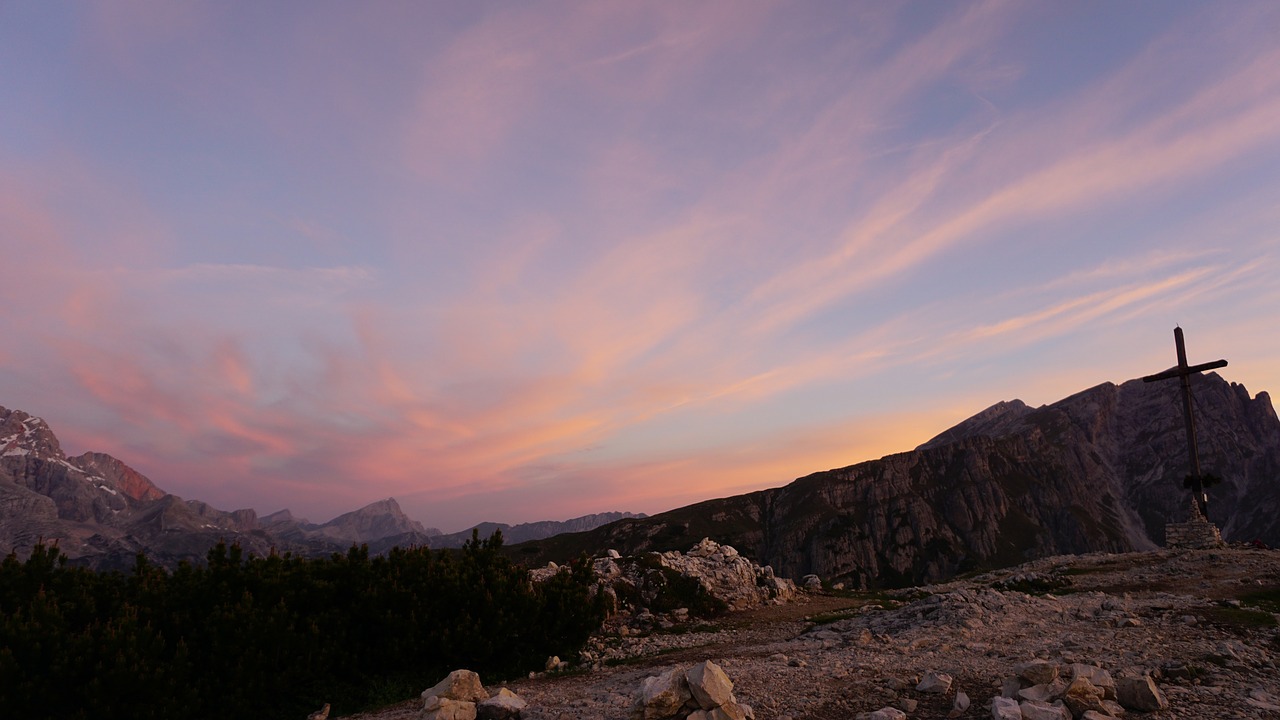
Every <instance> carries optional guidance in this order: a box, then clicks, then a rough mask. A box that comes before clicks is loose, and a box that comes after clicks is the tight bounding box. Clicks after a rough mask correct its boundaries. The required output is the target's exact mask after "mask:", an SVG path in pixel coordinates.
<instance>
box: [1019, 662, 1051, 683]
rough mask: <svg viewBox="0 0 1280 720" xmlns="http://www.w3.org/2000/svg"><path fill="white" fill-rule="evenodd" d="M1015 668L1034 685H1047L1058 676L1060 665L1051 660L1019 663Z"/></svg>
mask: <svg viewBox="0 0 1280 720" xmlns="http://www.w3.org/2000/svg"><path fill="white" fill-rule="evenodd" d="M1013 670H1014V672H1016V673H1018V677H1020V678H1022V679H1023V680H1026V681H1027V682H1029V683H1031V684H1032V685H1047V684H1049V683H1051V682H1053V681H1054V680H1056V679H1057V678H1058V666H1057V665H1056V664H1054V663H1050V662H1028V663H1018V664H1017V665H1014V666H1013Z"/></svg>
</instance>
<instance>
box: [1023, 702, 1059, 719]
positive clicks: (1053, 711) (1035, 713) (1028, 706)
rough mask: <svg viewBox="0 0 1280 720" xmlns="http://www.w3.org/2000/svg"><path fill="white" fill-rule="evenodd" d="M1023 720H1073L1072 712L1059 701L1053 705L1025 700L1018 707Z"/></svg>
mask: <svg viewBox="0 0 1280 720" xmlns="http://www.w3.org/2000/svg"><path fill="white" fill-rule="evenodd" d="M1018 709H1019V711H1020V712H1021V713H1022V720H1071V711H1070V710H1068V709H1067V706H1066V705H1063V704H1062V701H1061V700H1059V701H1057V702H1055V703H1053V704H1049V703H1047V702H1041V701H1039V700H1023V701H1022V702H1021V703H1020V704H1019V705H1018Z"/></svg>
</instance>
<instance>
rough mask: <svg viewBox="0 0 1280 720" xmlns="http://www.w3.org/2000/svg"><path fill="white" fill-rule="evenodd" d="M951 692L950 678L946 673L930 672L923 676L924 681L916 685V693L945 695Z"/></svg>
mask: <svg viewBox="0 0 1280 720" xmlns="http://www.w3.org/2000/svg"><path fill="white" fill-rule="evenodd" d="M950 690H951V676H950V675H948V674H946V673H940V672H934V671H933V670H930V671H929V672H927V673H925V674H924V679H923V680H921V681H920V684H919V685H916V692H922V693H937V694H939V695H945V694H946V693H947V692H948V691H950Z"/></svg>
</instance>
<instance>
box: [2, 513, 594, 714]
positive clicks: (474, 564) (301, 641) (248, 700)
mask: <svg viewBox="0 0 1280 720" xmlns="http://www.w3.org/2000/svg"><path fill="white" fill-rule="evenodd" d="M501 545H502V537H501V535H500V534H497V533H495V535H494V536H493V537H492V538H490V539H487V540H481V539H479V537H478V536H475V535H473V537H472V540H471V542H469V543H467V545H466V546H465V547H464V548H463V550H462V552H461V553H454V554H448V553H446V552H443V551H440V552H432V551H430V550H429V549H427V548H394V549H392V550H391V551H390V552H389V553H388V554H387V555H386V556H385V557H373V558H371V557H370V556H369V551H368V548H367V547H358V548H357V547H352V548H351V550H350V551H349V552H348V553H347V554H345V555H342V554H334V555H331V556H330V557H328V558H323V559H303V558H297V557H293V556H291V555H288V554H286V555H284V556H280V555H275V554H273V555H271V556H268V557H254V556H249V557H244V555H243V553H242V552H241V549H240V548H239V547H238V546H236V545H231V546H227V545H226V544H224V543H219V544H218V545H217V546H215V547H214V548H212V549H211V550H210V551H209V553H208V555H207V562H206V563H205V564H204V565H200V566H195V565H191V564H187V563H183V564H181V565H179V566H178V567H177V568H176V569H175V570H173V571H172V572H169V571H167V570H165V569H164V568H161V567H158V566H155V565H152V564H150V563H148V562H147V560H146V558H144V557H142V556H139V557H138V559H137V562H136V563H135V566H134V568H133V570H132V572H131V573H129V574H128V575H124V574H121V573H117V572H111V573H97V572H92V571H89V570H85V569H81V568H75V567H70V566H68V565H67V563H66V558H65V557H64V556H62V555H61V553H60V552H59V551H58V549H57V548H56V547H46V546H43V545H37V546H36V547H35V549H34V550H33V552H32V554H31V556H30V557H29V558H28V559H27V560H26V561H19V560H18V559H17V557H16V555H15V554H13V553H11V554H10V555H9V556H8V557H7V558H5V559H4V560H3V562H0V678H3V682H0V716H2V717H23V718H32V719H38V718H70V719H73V720H74V719H76V718H85V719H87V718H89V717H93V718H95V720H96V719H97V718H108V719H110V718H157V719H161V718H176V717H185V718H196V719H200V718H226V717H259V718H277V717H278V718H297V717H305V716H306V714H307V713H308V712H310V711H311V710H314V709H315V708H317V707H319V706H320V705H321V704H322V703H324V702H329V703H332V705H333V712H334V714H335V715H336V714H339V713H349V712H354V711H356V710H358V709H362V708H365V707H368V706H370V705H372V704H374V703H385V702H386V701H387V700H388V699H393V697H392V696H394V695H397V694H401V693H406V692H407V693H408V694H409V695H411V694H412V692H413V690H412V689H413V688H417V689H421V688H422V687H426V686H427V685H430V684H432V683H434V682H435V681H436V680H438V679H439V678H440V677H443V676H444V675H445V674H446V673H448V672H449V671H451V670H454V669H457V668H459V667H466V668H468V669H471V670H475V671H477V672H479V673H481V674H483V675H486V676H488V677H492V678H494V679H502V678H506V677H513V676H516V675H519V674H523V673H525V672H527V671H528V670H530V669H536V668H540V667H541V665H542V662H543V660H544V659H545V658H546V657H547V656H549V655H560V656H561V657H572V656H574V655H575V654H576V653H577V652H578V651H579V650H580V649H581V647H582V645H583V644H585V642H586V640H587V637H588V636H589V635H590V633H591V632H592V631H593V630H595V629H596V628H597V627H599V625H600V623H601V621H602V620H603V618H604V614H605V610H604V607H603V604H602V603H603V598H601V597H593V596H592V595H591V594H590V588H591V587H592V585H593V584H594V577H593V575H592V571H591V568H590V565H589V564H588V563H587V562H586V561H585V560H580V561H579V562H577V563H575V564H574V565H573V566H572V567H571V568H567V569H566V570H565V571H563V572H562V573H560V574H559V575H557V576H555V577H553V578H552V579H550V580H549V581H547V582H544V583H540V584H534V583H532V582H531V581H530V578H529V573H528V571H527V570H525V569H523V568H521V567H519V566H516V565H513V564H511V563H510V562H509V561H508V560H507V559H505V558H504V557H503V556H502V555H501V553H500V548H501Z"/></svg>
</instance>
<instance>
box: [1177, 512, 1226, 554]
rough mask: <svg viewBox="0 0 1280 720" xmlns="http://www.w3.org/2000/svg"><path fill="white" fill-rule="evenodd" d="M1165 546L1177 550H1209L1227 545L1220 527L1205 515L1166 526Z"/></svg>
mask: <svg viewBox="0 0 1280 720" xmlns="http://www.w3.org/2000/svg"><path fill="white" fill-rule="evenodd" d="M1164 546H1165V547H1167V548H1172V549H1176V550H1207V549H1210V548H1220V547H1226V546H1227V544H1226V543H1225V542H1223V541H1222V533H1220V532H1218V527H1217V526H1216V525H1214V524H1213V523H1211V522H1209V521H1208V520H1206V519H1204V518H1203V517H1195V518H1192V519H1191V520H1190V521H1188V522H1181V523H1169V524H1168V525H1165V526H1164Z"/></svg>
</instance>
